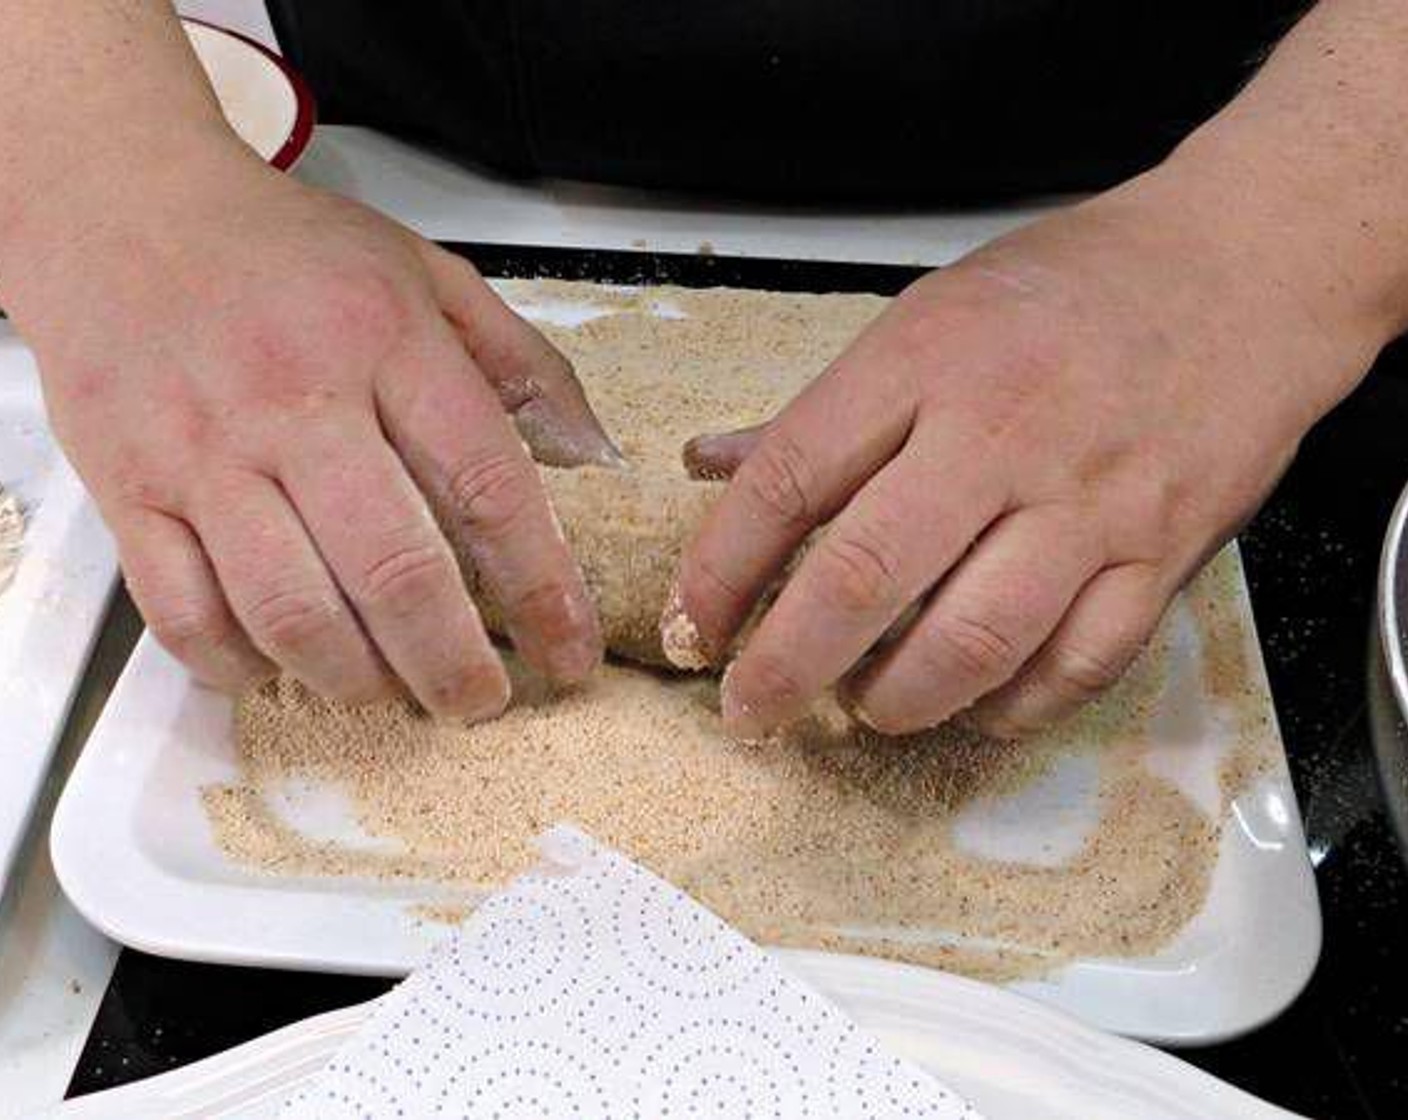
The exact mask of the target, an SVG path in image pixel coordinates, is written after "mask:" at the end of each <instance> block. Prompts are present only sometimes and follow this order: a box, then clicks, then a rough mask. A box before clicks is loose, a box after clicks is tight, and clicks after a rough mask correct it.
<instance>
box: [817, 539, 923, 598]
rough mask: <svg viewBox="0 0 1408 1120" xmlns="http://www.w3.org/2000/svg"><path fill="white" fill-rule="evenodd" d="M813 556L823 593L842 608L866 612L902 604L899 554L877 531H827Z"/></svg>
mask: <svg viewBox="0 0 1408 1120" xmlns="http://www.w3.org/2000/svg"><path fill="white" fill-rule="evenodd" d="M816 557H817V563H818V564H819V565H820V579H821V583H822V586H823V587H824V589H825V593H826V595H827V596H828V598H829V599H830V601H831V602H832V603H833V604H834V605H836V606H837V607H840V608H841V609H842V610H843V611H845V612H847V613H849V614H865V615H869V614H875V613H879V612H889V611H896V610H898V609H899V608H900V607H902V606H903V605H904V595H903V591H904V588H903V584H902V582H901V579H900V562H899V557H898V556H897V555H896V553H895V546H894V545H893V544H891V543H890V542H889V541H888V540H886V539H885V538H884V537H883V536H882V535H881V534H878V533H875V532H873V531H869V530H864V529H849V530H846V531H844V532H835V533H828V534H827V535H826V536H825V537H824V538H823V539H822V541H821V543H820V544H819V545H818V546H817V551H816Z"/></svg>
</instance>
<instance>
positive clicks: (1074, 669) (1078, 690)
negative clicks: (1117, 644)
mask: <svg viewBox="0 0 1408 1120" xmlns="http://www.w3.org/2000/svg"><path fill="white" fill-rule="evenodd" d="M1128 661H1129V658H1128V657H1126V656H1125V655H1124V653H1123V652H1122V651H1117V652H1113V653H1102V652H1097V651H1095V650H1090V649H1082V648H1080V647H1077V646H1072V645H1062V646H1057V647H1056V648H1055V649H1053V650H1052V653H1051V662H1050V668H1049V673H1050V677H1051V680H1052V681H1053V683H1054V685H1055V687H1056V690H1057V691H1058V692H1059V693H1060V694H1061V695H1062V696H1064V697H1069V698H1072V699H1077V700H1085V699H1089V698H1091V697H1094V696H1098V695H1099V694H1100V693H1102V692H1104V691H1105V690H1106V689H1108V688H1110V687H1111V686H1112V685H1114V684H1115V683H1116V682H1117V681H1118V680H1119V679H1120V677H1122V676H1123V675H1124V669H1125V665H1126V664H1128Z"/></svg>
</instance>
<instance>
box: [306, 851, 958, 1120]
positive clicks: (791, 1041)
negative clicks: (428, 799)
mask: <svg viewBox="0 0 1408 1120" xmlns="http://www.w3.org/2000/svg"><path fill="white" fill-rule="evenodd" d="M539 846H540V849H541V850H542V852H543V856H544V859H545V861H546V863H545V866H544V867H543V869H542V870H540V871H539V872H537V873H535V874H532V875H528V876H525V877H523V878H521V879H519V880H518V881H517V882H516V883H514V884H513V885H512V886H511V887H509V888H508V889H507V890H505V891H504V892H502V893H501V894H498V895H496V896H494V897H493V898H491V899H489V900H488V901H487V902H485V903H484V904H483V905H481V906H480V907H479V908H478V909H477V910H476V911H475V913H474V915H473V916H472V917H471V918H470V919H469V920H468V921H467V922H466V923H465V925H464V926H463V927H462V928H461V929H460V930H459V931H458V932H457V933H456V934H455V935H454V936H452V937H451V938H449V939H448V940H447V941H445V942H444V943H442V944H441V945H439V946H438V947H437V948H436V949H435V950H434V951H433V952H432V953H431V955H430V958H429V959H428V961H427V962H426V964H425V965H424V966H422V967H421V968H420V969H419V970H418V971H417V972H416V973H415V974H413V975H412V976H411V977H410V978H409V979H407V980H406V981H404V982H403V983H402V984H401V985H400V986H399V987H397V988H396V989H395V990H394V991H392V992H391V993H389V994H388V995H387V996H386V997H385V998H384V999H383V1000H382V1001H381V1003H380V1005H379V1006H378V1008H377V1010H376V1011H375V1012H374V1013H373V1015H372V1016H371V1018H370V1019H369V1020H368V1022H367V1024H366V1026H365V1027H363V1029H362V1030H361V1031H360V1032H359V1034H358V1035H357V1037H356V1038H355V1039H353V1040H352V1041H351V1042H350V1043H349V1044H348V1045H347V1046H346V1047H344V1048H343V1049H342V1051H340V1052H339V1053H338V1055H337V1057H336V1058H334V1059H333V1061H332V1062H331V1063H330V1064H329V1065H328V1066H327V1068H326V1069H325V1070H324V1071H323V1072H322V1073H321V1074H320V1075H319V1077H318V1078H317V1079H316V1080H315V1081H314V1082H312V1083H310V1084H309V1086H308V1087H306V1088H305V1089H304V1090H302V1091H301V1092H300V1093H299V1094H298V1095H297V1096H296V1097H295V1098H294V1099H293V1100H291V1101H289V1102H288V1104H286V1105H285V1106H284V1109H283V1112H282V1113H281V1120H313V1118H316V1120H340V1118H344V1117H357V1118H358V1120H363V1118H372V1120H383V1118H391V1117H410V1118H415V1120H420V1118H435V1117H446V1118H459V1117H463V1118H466V1120H469V1118H473V1120H490V1118H493V1120H676V1118H678V1120H694V1118H703V1117H713V1118H718V1120H723V1118H727V1120H764V1118H766V1120H801V1118H803V1117H805V1118H807V1120H882V1118H883V1120H890V1118H895V1120H899V1118H905V1120H921V1118H922V1120H981V1118H980V1117H979V1116H978V1113H977V1112H976V1111H975V1110H974V1109H973V1108H972V1107H971V1106H969V1105H968V1104H966V1103H965V1102H964V1101H963V1100H961V1099H960V1098H959V1097H958V1096H957V1094H955V1093H954V1092H952V1091H951V1090H949V1089H946V1088H945V1087H944V1086H943V1085H941V1084H939V1082H938V1081H936V1080H935V1079H934V1078H933V1077H931V1076H929V1074H927V1073H925V1072H924V1071H923V1070H920V1069H919V1068H917V1067H915V1066H912V1065H910V1064H908V1063H906V1062H903V1061H900V1060H899V1059H897V1058H894V1057H891V1056H889V1055H888V1054H886V1053H885V1052H884V1051H883V1050H882V1049H881V1047H880V1044H879V1043H878V1042H876V1041H875V1040H874V1039H873V1038H871V1037H869V1036H868V1035H866V1034H865V1032H864V1031H862V1030H860V1029H859V1028H858V1027H857V1026H856V1025H855V1024H854V1023H853V1022H851V1021H850V1020H849V1019H848V1018H847V1017H846V1016H845V1015H844V1014H843V1013H842V1012H841V1011H840V1010H839V1009H837V1008H836V1007H835V1006H834V1005H832V1004H831V1003H829V1002H828V1001H827V1000H826V999H825V998H823V997H822V996H820V995H819V994H817V993H816V992H815V991H813V990H811V989H810V988H808V987H807V986H806V985H805V984H803V983H801V982H800V981H798V980H796V979H794V978H792V977H791V976H789V975H788V974H787V973H786V972H784V971H783V970H782V969H781V968H780V967H778V965H777V964H775V963H774V962H773V960H772V958H770V957H769V956H768V955H767V954H765V953H763V952H762V951H761V950H759V949H758V948H757V947H756V946H754V945H753V944H752V943H751V942H749V941H748V940H747V939H745V938H744V937H743V936H742V935H740V934H739V933H737V932H736V931H734V930H733V929H732V928H730V927H729V926H728V925H726V924H725V923H724V922H722V921H721V920H719V919H718V918H717V917H715V916H714V915H713V914H712V913H710V912H709V911H708V910H705V909H704V908H703V907H701V906H699V905H698V904H696V903H695V902H693V901H692V900H691V899H689V898H687V897H686V896H685V895H684V894H682V893H681V892H679V891H677V890H676V889H675V888H673V887H671V886H670V885H669V884H668V883H665V882H664V881H662V880H661V879H658V878H656V877H655V876H654V875H652V874H650V873H649V872H648V871H646V870H645V869H644V868H642V867H639V866H638V865H636V864H634V863H632V862H631V861H629V860H627V859H626V858H625V857H623V856H621V855H619V854H617V853H616V852H613V851H610V850H609V849H606V848H603V847H602V846H600V845H598V844H597V843H595V842H594V841H592V840H590V839H588V838H587V837H586V836H584V835H582V834H581V833H579V832H576V831H574V830H571V829H566V828H558V829H554V830H552V831H551V832H549V833H548V834H547V835H546V836H545V837H544V838H543V839H542V840H541V841H540V843H539Z"/></svg>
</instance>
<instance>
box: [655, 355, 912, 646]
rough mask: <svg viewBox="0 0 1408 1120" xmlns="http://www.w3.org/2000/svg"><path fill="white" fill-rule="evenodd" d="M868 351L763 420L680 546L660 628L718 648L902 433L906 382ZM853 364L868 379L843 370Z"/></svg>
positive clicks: (908, 417) (908, 418) (907, 413)
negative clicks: (670, 611) (674, 585)
mask: <svg viewBox="0 0 1408 1120" xmlns="http://www.w3.org/2000/svg"><path fill="white" fill-rule="evenodd" d="M861 341H862V342H864V341H865V340H864V338H862V340H861ZM869 351H870V348H868V347H863V346H860V345H859V344H857V346H856V347H854V348H853V350H852V351H851V352H848V354H847V355H846V356H843V358H842V359H841V360H840V361H839V362H838V364H837V365H835V366H833V367H832V368H831V369H830V370H829V371H828V372H827V373H825V374H823V375H822V377H821V378H820V379H819V380H817V381H815V382H813V383H812V384H811V385H809V386H808V387H807V388H806V389H805V390H803V392H802V393H801V395H800V396H798V397H797V398H796V399H795V400H794V401H793V402H792V403H791V404H789V405H788V406H787V407H786V408H785V409H784V410H783V411H782V413H781V414H780V415H779V416H778V417H777V419H776V420H774V421H773V422H772V423H771V424H769V425H768V428H767V431H766V432H765V433H764V434H763V436H762V438H761V439H760V440H759V441H758V443H757V445H756V446H755V447H754V448H753V449H752V451H751V453H750V454H749V455H748V456H747V458H746V459H744V460H743V462H742V463H741V464H740V465H739V467H738V470H737V472H736V473H735V474H734V476H733V479H732V481H731V482H730V483H729V485H728V488H727V489H726V490H725V491H724V493H723V496H722V497H721V498H720V499H719V501H718V502H717V503H716V504H715V505H714V507H713V509H711V510H710V512H709V515H708V517H707V518H706V519H705V522H704V524H703V526H702V527H701V529H700V531H699V532H698V534H697V535H696V536H695V538H694V540H693V541H692V542H691V543H690V545H689V547H688V548H687V549H686V550H685V554H684V556H683V558H682V559H681V562H680V572H679V584H678V590H677V594H676V597H675V600H676V601H677V602H678V604H679V610H678V611H677V612H676V615H677V617H675V618H667V619H665V620H664V622H663V624H664V626H665V627H667V628H668V627H670V626H671V625H678V624H679V623H680V621H681V620H683V622H685V623H687V624H688V625H689V626H691V627H692V628H693V630H694V631H696V632H697V633H698V635H699V645H700V648H701V650H702V651H703V652H704V655H705V656H707V657H710V658H711V659H712V658H717V656H718V654H719V653H720V651H722V650H725V649H727V648H728V645H729V641H730V640H731V639H732V637H733V635H734V634H735V633H736V632H737V631H738V628H739V627H740V626H741V625H742V624H743V622H744V620H746V619H747V617H748V615H749V613H750V612H751V610H752V606H753V604H754V603H755V602H756V601H757V599H758V597H759V596H760V595H761V594H762V593H763V592H764V591H765V590H766V589H767V588H768V586H769V585H770V584H771V583H772V582H773V580H774V579H776V577H777V575H778V573H779V572H780V571H781V570H782V567H783V565H784V564H785V563H786V562H787V559H788V557H789V556H791V554H792V553H793V552H794V551H795V550H796V548H797V547H798V545H800V544H801V543H802V541H803V540H805V539H806V537H807V535H808V534H809V533H810V532H811V531H812V530H813V529H814V528H816V526H818V525H820V524H822V523H823V522H825V521H827V520H829V519H830V518H831V517H832V516H833V515H834V514H835V513H837V512H838V511H839V510H840V509H841V507H842V506H844V505H845V503H846V502H847V501H848V500H849V499H850V497H851V495H852V494H854V493H855V492H856V490H858V489H859V488H860V487H861V486H862V485H863V484H864V483H865V481H866V480H867V479H868V478H870V476H871V475H873V474H874V473H875V472H876V471H877V470H879V469H880V467H881V466H883V465H884V463H885V462H886V461H888V460H889V459H890V458H891V457H892V456H893V455H894V454H895V452H896V451H898V450H899V448H900V446H901V445H902V444H903V443H904V441H905V439H906V437H907V436H908V434H909V429H910V426H911V424H912V422H913V419H914V410H915V403H914V400H913V396H912V390H911V389H910V387H909V384H910V383H909V381H908V379H907V378H904V377H902V376H900V372H901V371H900V370H899V368H898V366H897V364H896V363H895V361H894V360H893V359H891V360H882V358H883V355H882V356H880V357H877V358H876V360H875V363H874V365H873V372H871V370H872V366H871V365H869V364H868V363H869V362H870V357H871V355H870V353H869ZM861 362H865V363H867V365H866V367H865V368H866V369H867V374H868V376H869V383H868V384H866V383H865V382H864V381H863V380H862V379H861V378H858V377H856V376H853V375H852V373H851V365H852V364H853V363H861ZM877 382H879V384H877ZM837 433H845V438H837Z"/></svg>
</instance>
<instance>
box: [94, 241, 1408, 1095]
mask: <svg viewBox="0 0 1408 1120" xmlns="http://www.w3.org/2000/svg"><path fill="white" fill-rule="evenodd" d="M468 251H469V252H470V254H471V255H472V256H473V258H474V259H475V260H476V262H477V263H478V264H479V265H480V267H481V268H482V269H483V270H484V271H485V272H487V273H491V274H503V275H554V276H565V277H574V278H575V277H582V278H590V279H605V280H614V281H620V282H633V281H645V282H650V281H654V282H675V283H686V284H691V285H702V284H735V285H740V286H751V287H765V288H785V289H797V290H812V291H826V290H835V289H850V290H871V291H881V292H890V291H894V290H896V289H897V288H898V287H899V286H901V285H902V284H903V283H904V282H905V281H906V280H907V279H908V278H909V277H911V276H912V275H914V274H915V270H912V269H903V268H896V267H890V266H868V265H831V264H816V263H799V262H778V261H760V260H736V259H730V258H722V257H670V256H661V255H655V254H644V253H640V254H635V253H631V254H627V253H588V252H576V251H564V250H540V249H513V248H504V247H492V246H480V247H472V248H469V250H468ZM1405 481H1408V345H1399V346H1397V347H1395V348H1394V349H1392V350H1390V351H1389V352H1388V353H1386V354H1385V355H1384V356H1383V358H1382V359H1381V360H1380V362H1379V364H1378V366H1377V367H1376V369H1375V370H1374V372H1373V373H1372V374H1371V375H1370V376H1369V378H1368V380H1367V381H1366V382H1365V383H1364V384H1363V385H1362V386H1361V387H1360V389H1359V390H1358V391H1357V392H1356V393H1355V394H1354V395H1353V396H1351V397H1350V398H1349V399H1348V400H1347V401H1345V403H1344V404H1342V405H1341V406H1340V407H1339V408H1338V409H1337V410H1336V411H1335V412H1334V413H1333V414H1332V415H1331V416H1329V417H1328V418H1327V419H1326V420H1325V421H1324V422H1323V423H1322V424H1321V425H1320V426H1319V428H1317V429H1316V430H1315V431H1314V432H1313V433H1312V434H1311V435H1310V436H1309V438H1307V440H1306V441H1305V444H1304V446H1303V447H1302V449H1301V453H1300V456H1299V457H1298V458H1297V460H1296V462H1295V464H1294V466H1293V467H1292V468H1291V470H1290V471H1289V473H1288V474H1287V475H1286V477H1285V479H1284V480H1283V481H1282V482H1281V485H1280V486H1279V487H1278V488H1277V490H1276V492H1275V494H1274V495H1273V496H1272V498H1271V500H1270V502H1269V503H1268V504H1267V506H1266V508H1265V509H1264V510H1263V511H1262V513H1261V514H1260V515H1259V516H1258V517H1257V518H1256V520H1255V521H1254V522H1253V523H1252V525H1251V526H1250V527H1249V528H1248V529H1247V530H1246V531H1245V532H1244V534H1243V535H1242V537H1241V543H1242V549H1243V555H1244V558H1245V561H1246V567H1247V574H1248V579H1249V581H1250V583H1251V593H1252V603H1253V607H1254V609H1255V612H1256V618H1257V624H1258V626H1259V628H1260V633H1261V639H1262V645H1263V648H1264V650H1265V654H1266V661H1267V665H1268V669H1269V672H1270V676H1271V685H1272V692H1273V695H1274V697H1275V701H1276V708H1277V712H1278V714H1279V716H1280V720H1281V727H1282V731H1283V733H1284V736H1285V740H1286V746H1287V752H1288V754H1289V757H1290V763H1291V770H1292V774H1293V776H1294V779H1295V785H1296V790H1297V793H1298V795H1299V799H1300V807H1301V812H1302V815H1303V817H1304V818H1305V823H1306V831H1307V835H1308V839H1309V843H1310V850H1311V854H1312V858H1313V859H1314V861H1315V874H1316V880H1317V883H1318V885H1319V889H1320V898H1321V903H1322V907H1323V911H1324V918H1325V942H1324V950H1323V952H1322V955H1321V959H1320V965H1319V968H1318V970H1317V971H1316V974H1315V976H1314V978H1313V980H1312V981H1311V983H1310V986H1309V987H1308V988H1307V989H1306V991H1305V993H1304V994H1303V995H1302V996H1301V997H1300V999H1299V1000H1298V1001H1297V1002H1296V1003H1295V1004H1294V1005H1293V1006H1292V1007H1291V1008H1290V1009H1289V1010H1288V1011H1287V1012H1286V1013H1285V1014H1283V1015H1282V1016H1281V1017H1280V1018H1279V1019H1278V1020H1276V1021H1275V1022H1274V1023H1272V1024H1271V1025H1269V1026H1267V1027H1265V1028H1263V1029H1262V1030H1260V1031H1257V1032H1256V1033H1255V1034H1253V1035H1251V1036H1249V1037H1246V1038H1244V1039H1241V1040H1238V1041H1235V1042H1231V1043H1227V1044H1224V1045H1221V1046H1216V1047H1211V1048H1207V1049H1201V1050H1189V1051H1183V1052H1182V1053H1181V1055H1180V1056H1182V1057H1183V1058H1185V1059H1186V1060H1188V1061H1191V1062H1193V1063H1194V1064H1196V1065H1199V1066H1202V1067H1203V1068H1204V1069H1207V1070H1209V1071H1211V1072H1212V1073H1215V1074H1217V1075H1218V1076H1220V1077H1222V1078H1225V1079H1226V1080H1228V1081H1230V1082H1232V1083H1233V1084H1236V1085H1239V1086H1241V1087H1242V1088H1244V1089H1247V1090H1249V1091H1250V1092H1252V1093H1255V1094H1256V1095H1257V1096H1260V1097H1263V1098H1265V1099H1267V1100H1269V1101H1273V1102H1275V1103H1277V1104H1280V1105H1282V1106H1284V1107H1286V1108H1289V1109H1291V1110H1293V1111H1295V1112H1298V1113H1301V1114H1303V1115H1306V1116H1310V1117H1315V1118H1317V1120H1390V1118H1393V1120H1397V1118H1399V1117H1403V1116H1408V966H1405V965H1404V963H1403V961H1404V957H1403V956H1401V954H1403V953H1404V952H1405V946H1408V871H1405V865H1404V862H1403V859H1402V856H1401V854H1400V851H1399V849H1398V846H1397V844H1396V841H1395V836H1394V833H1393V831H1392V828H1391V827H1390V824H1389V819H1388V814H1387V813H1386V811H1385V802H1384V792H1383V790H1382V789H1381V786H1380V783H1379V780H1378V777H1377V771H1376V769H1375V766H1374V763H1373V753H1372V747H1371V740H1370V721H1369V719H1368V700H1367V694H1368V682H1369V679H1370V666H1371V664H1372V662H1371V658H1370V654H1371V651H1372V649H1373V645H1372V640H1373V635H1372V617H1373V606H1374V595H1375V576H1376V571H1377V566H1378V557H1379V550H1380V547H1381V544H1382V540H1383V532H1384V528H1385V526H1386V525H1387V522H1388V518H1389V514H1390V511H1391V509H1392V507H1393V503H1394V500H1395V499H1396V497H1397V494H1398V491H1399V489H1400V488H1401V487H1402V486H1403V484H1404V483H1405ZM387 987H388V983H387V982H386V981H380V980H368V979H356V978H347V977H333V976H319V975H312V974H304V973H281V972H269V971H260V970H253V969H240V968H228V967H222V966H214V965H196V964H189V963H185V962H180V961H170V960H162V959H158V958H155V957H150V956H146V955H143V954H141V953H136V952H133V951H130V950H126V951H124V952H123V953H122V955H121V957H120V958H119V961H118V965H117V970H116V972H115V974H114V976H113V978H112V982H111V984H110V985H109V988H108V991H107V993H106V995H105V997H104V999H103V1002H102V1006H101V1007H100V1009H99V1012H98V1017H97V1020H96V1022H95V1024H94V1026H93V1030H92V1033H91V1035H90V1037H89V1040H88V1044H87V1046H86V1048H85V1049H84V1051H83V1054H82V1056H81V1058H80V1060H79V1063H78V1066H77V1069H76V1070H75V1072H74V1076H73V1081H72V1084H71V1086H70V1093H71V1094H72V1095H77V1094H81V1093H86V1092H91V1091H94V1090H97V1089H102V1088H107V1087H110V1086H113V1085H117V1084H120V1083H123V1082H126V1081H130V1080H134V1079H136V1078H140V1077H145V1076H148V1075H150V1074H152V1073H156V1072H159V1071H161V1070H165V1069H169V1068H171V1067H172V1066H175V1065H179V1064H182V1063H184V1062H189V1061H194V1060H196V1059H198V1058H201V1057H205V1056H207V1055H209V1054H213V1053H216V1052H218V1051H220V1050H223V1049H225V1048H227V1047H229V1046H232V1045H235V1044H237V1043H239V1042H243V1041H246V1040H248V1039H250V1038H253V1037H255V1036H257V1035H259V1034H263V1033H265V1032H267V1031H270V1030H273V1029H275V1028H277V1027H280V1026H283V1025H285V1024H287V1023H291V1022H294V1021H295V1020H298V1019H301V1018H304V1017H306V1016H309V1015H313V1014H317V1013H318V1012H321V1011H326V1010H330V1009H332V1008H335V1007H341V1006H345V1005H347V1004H351V1003H355V1002H359V1001H361V1000H365V999H369V998H371V997H373V996H375V995H377V994H379V993H380V992H382V991H384V990H385V989H386V988H387ZM1131 1120H1133V1118H1131Z"/></svg>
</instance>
